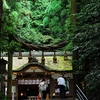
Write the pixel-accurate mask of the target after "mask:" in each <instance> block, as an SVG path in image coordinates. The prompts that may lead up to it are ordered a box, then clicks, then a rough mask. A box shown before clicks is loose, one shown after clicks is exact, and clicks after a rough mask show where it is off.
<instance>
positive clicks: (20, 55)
mask: <svg viewBox="0 0 100 100" xmlns="http://www.w3.org/2000/svg"><path fill="white" fill-rule="evenodd" d="M18 59H22V52H21V50H20V51H19V55H18Z"/></svg>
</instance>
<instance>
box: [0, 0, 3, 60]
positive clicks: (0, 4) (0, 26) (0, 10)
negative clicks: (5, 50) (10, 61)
mask: <svg viewBox="0 0 100 100" xmlns="http://www.w3.org/2000/svg"><path fill="white" fill-rule="evenodd" d="M2 6H3V2H2V0H0V44H1V37H2V36H1V28H2V23H1V19H2V8H3V7H2ZM0 46H1V45H0ZM0 48H1V47H0ZM0 58H1V49H0Z"/></svg>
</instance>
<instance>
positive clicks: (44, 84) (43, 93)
mask: <svg viewBox="0 0 100 100" xmlns="http://www.w3.org/2000/svg"><path fill="white" fill-rule="evenodd" d="M47 87H48V84H47V82H46V80H45V78H43V79H42V81H41V82H40V84H39V92H40V95H41V100H43V99H46V94H47V93H46V92H47V91H46V89H47Z"/></svg>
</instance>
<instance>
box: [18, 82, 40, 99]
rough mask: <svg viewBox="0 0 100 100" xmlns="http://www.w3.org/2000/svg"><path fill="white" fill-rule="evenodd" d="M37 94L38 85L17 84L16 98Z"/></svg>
mask: <svg viewBox="0 0 100 100" xmlns="http://www.w3.org/2000/svg"><path fill="white" fill-rule="evenodd" d="M37 95H38V85H36V84H34V85H18V98H19V99H18V100H23V99H27V97H28V96H37Z"/></svg>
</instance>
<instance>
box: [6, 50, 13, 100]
mask: <svg viewBox="0 0 100 100" xmlns="http://www.w3.org/2000/svg"><path fill="white" fill-rule="evenodd" d="M12 62H13V54H12V52H11V51H10V50H9V51H8V79H7V95H8V98H10V99H11V98H12Z"/></svg>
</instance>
